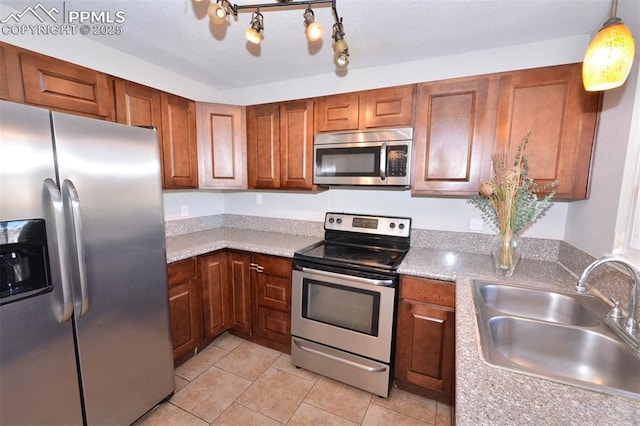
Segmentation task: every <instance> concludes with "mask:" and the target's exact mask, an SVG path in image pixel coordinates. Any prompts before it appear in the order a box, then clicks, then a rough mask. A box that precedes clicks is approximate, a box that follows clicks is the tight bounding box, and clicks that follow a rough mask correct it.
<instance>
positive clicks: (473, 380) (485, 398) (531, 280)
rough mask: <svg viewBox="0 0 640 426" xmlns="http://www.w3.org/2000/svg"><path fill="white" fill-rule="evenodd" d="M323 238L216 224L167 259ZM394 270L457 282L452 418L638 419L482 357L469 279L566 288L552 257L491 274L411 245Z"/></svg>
mask: <svg viewBox="0 0 640 426" xmlns="http://www.w3.org/2000/svg"><path fill="white" fill-rule="evenodd" d="M320 240H321V238H317V237H312V236H301V235H291V234H283V233H278V232H263V231H256V230H249V229H235V228H216V229H210V230H206V231H200V232H194V233H191V234H184V235H178V236H172V237H169V238H167V240H166V250H167V262H168V263H172V262H175V261H178V260H181V259H186V258H188V257H192V256H197V255H200V254H204V253H209V252H212V251H216V250H221V249H224V248H230V249H236V250H245V251H251V252H256V253H262V254H271V255H275V256H283V257H293V254H294V253H295V252H296V251H297V250H299V249H302V248H304V247H306V246H308V245H311V244H314V243H316V242H318V241H320ZM398 272H400V273H401V274H406V275H414V276H421V277H425V278H433V279H440V280H446V281H452V282H455V283H456V424H458V425H514V424H517V425H558V424H576V425H578V424H579V425H586V424H598V425H608V424H618V425H638V424H640V420H639V419H640V401H631V400H627V399H623V398H618V397H614V396H609V395H603V394H600V393H597V392H593V391H589V390H584V389H580V388H576V387H573V386H569V385H564V384H560V383H555V382H551V381H549V380H545V379H540V378H536V377H531V376H527V375H524V374H519V373H514V372H510V371H506V370H502V369H498V368H496V367H492V366H490V365H488V364H486V363H485V361H484V360H483V359H482V357H481V355H480V348H479V339H478V335H477V325H476V318H475V310H474V304H473V300H472V295H471V283H472V281H473V280H474V279H483V280H490V281H495V282H504V283H512V284H518V285H528V286H533V287H544V288H549V289H562V290H571V289H572V288H573V286H574V285H575V279H576V277H575V276H574V275H573V274H571V273H569V272H568V271H567V270H566V269H565V268H563V267H562V266H561V265H559V264H558V263H556V262H550V261H542V260H528V259H524V260H522V261H521V262H520V264H519V265H518V267H517V269H516V272H515V273H514V275H513V276H512V277H509V278H502V277H499V276H498V275H496V273H495V270H494V267H493V264H492V261H491V258H490V256H488V255H482V254H472V253H462V252H455V251H446V250H436V249H428V248H417V247H412V248H411V250H410V251H409V254H408V255H407V256H406V258H405V260H404V261H403V262H402V264H401V265H400V267H399V269H398Z"/></svg>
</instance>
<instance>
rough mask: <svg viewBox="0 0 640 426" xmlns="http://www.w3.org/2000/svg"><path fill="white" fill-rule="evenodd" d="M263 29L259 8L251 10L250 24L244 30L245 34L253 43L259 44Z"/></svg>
mask: <svg viewBox="0 0 640 426" xmlns="http://www.w3.org/2000/svg"><path fill="white" fill-rule="evenodd" d="M263 29H264V23H263V16H262V13H260V9H257V10H256V11H255V12H253V15H252V16H251V25H249V28H247V31H245V33H244V34H245V36H246V37H247V40H249V41H250V42H251V43H253V44H260V42H261V41H262V30H263Z"/></svg>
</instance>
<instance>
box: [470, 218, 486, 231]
mask: <svg viewBox="0 0 640 426" xmlns="http://www.w3.org/2000/svg"><path fill="white" fill-rule="evenodd" d="M483 228H484V221H483V220H482V219H477V218H473V219H471V220H469V230H471V231H482V229H483Z"/></svg>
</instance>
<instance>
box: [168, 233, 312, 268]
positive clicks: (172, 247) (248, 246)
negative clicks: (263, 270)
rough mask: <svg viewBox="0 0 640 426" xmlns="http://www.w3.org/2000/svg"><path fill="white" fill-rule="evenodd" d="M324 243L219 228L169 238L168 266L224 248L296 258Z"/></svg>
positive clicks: (272, 234) (295, 236)
mask: <svg viewBox="0 0 640 426" xmlns="http://www.w3.org/2000/svg"><path fill="white" fill-rule="evenodd" d="M320 240H321V238H316V237H307V236H303V235H292V234H283V233H279V232H264V231H254V230H251V229H237V228H215V229H209V230H206V231H200V232H194V233H191V234H183V235H177V236H174V237H168V238H167V240H166V249H167V263H173V262H177V261H178V260H182V259H186V258H188V257H192V256H198V255H200V254H205V253H210V252H213V251H216V250H221V249H224V248H229V249H235V250H244V251H250V252H254V253H261V254H271V255H274V256H282V257H293V254H294V253H295V252H296V250H300V249H302V248H305V247H307V246H309V245H311V244H313V243H316V242H318V241H320Z"/></svg>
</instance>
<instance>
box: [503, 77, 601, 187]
mask: <svg viewBox="0 0 640 426" xmlns="http://www.w3.org/2000/svg"><path fill="white" fill-rule="evenodd" d="M581 76H582V74H581V64H571V65H562V66H556V67H546V68H536V69H531V70H523V71H517V72H514V73H509V74H508V75H506V76H504V77H501V78H500V94H499V103H498V122H497V126H496V129H497V135H496V137H497V139H496V142H497V144H498V146H504V145H509V146H510V150H511V151H512V153H513V155H515V150H516V149H517V147H518V145H519V144H520V142H521V140H522V138H523V137H524V136H525V135H526V134H527V133H529V132H531V136H530V138H529V144H528V145H527V148H526V151H525V156H526V158H527V160H528V162H529V176H530V177H532V178H534V179H535V181H536V182H537V183H539V184H544V183H549V182H552V181H554V180H556V179H557V180H558V181H559V183H560V184H559V186H558V193H557V195H556V198H561V199H584V198H586V197H587V195H588V180H589V172H590V162H591V154H592V150H593V143H594V135H595V131H596V122H597V116H598V110H599V108H600V96H601V94H600V93H599V92H597V93H588V92H586V91H585V90H584V87H583V85H582V77H581Z"/></svg>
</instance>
